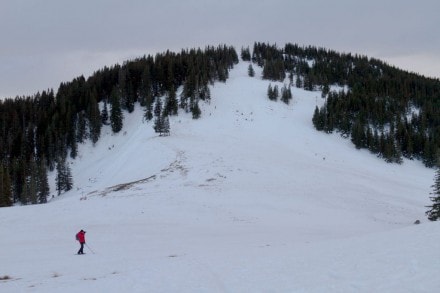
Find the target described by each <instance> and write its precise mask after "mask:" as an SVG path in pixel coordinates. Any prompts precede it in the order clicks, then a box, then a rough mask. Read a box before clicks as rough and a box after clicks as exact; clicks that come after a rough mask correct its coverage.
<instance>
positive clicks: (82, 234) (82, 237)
mask: <svg viewBox="0 0 440 293" xmlns="http://www.w3.org/2000/svg"><path fill="white" fill-rule="evenodd" d="M76 236H77V238H78V241H79V243H86V232H85V231H83V230H81V231H79V232H78V234H76Z"/></svg>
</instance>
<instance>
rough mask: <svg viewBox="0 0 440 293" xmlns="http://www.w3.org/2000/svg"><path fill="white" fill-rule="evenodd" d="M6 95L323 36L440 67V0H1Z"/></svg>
mask: <svg viewBox="0 0 440 293" xmlns="http://www.w3.org/2000/svg"><path fill="white" fill-rule="evenodd" d="M0 38H1V41H0V97H5V96H7V97H15V96H16V95H23V94H33V93H36V92H37V91H39V90H44V89H47V88H54V89H55V90H56V89H57V88H58V85H59V83H60V82H62V81H70V80H71V79H72V78H74V77H76V76H78V75H81V74H83V75H85V76H86V77H87V76H89V75H90V74H91V73H93V71H94V70H97V69H100V68H102V67H103V66H104V65H113V64H115V63H122V62H123V61H124V60H127V59H130V58H134V57H138V56H142V55H144V54H146V55H148V54H154V53H155V52H162V51H165V50H167V49H170V50H180V49H182V48H191V47H205V45H218V44H227V45H233V46H235V47H236V49H237V50H239V49H240V48H241V46H247V45H252V44H253V43H254V41H261V42H270V43H274V42H276V43H277V44H278V45H280V46H281V45H284V44H285V43H288V42H290V43H298V44H300V45H315V46H323V47H326V48H329V49H334V50H337V51H341V52H353V53H360V54H364V55H368V56H369V57H375V58H379V59H382V60H385V61H387V62H389V63H391V64H393V65H396V66H398V67H401V68H404V69H407V70H410V71H414V72H419V73H421V74H424V75H427V76H432V77H440V1H438V0H417V1H415V0H412V1H408V0H368V1H360V0H359V1H358V0H333V1H331V0H267V1H263V0H216V1H211V0H160V1H152V0H124V1H122V0H74V1H72V0H69V1H67V0H0Z"/></svg>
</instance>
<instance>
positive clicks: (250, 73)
mask: <svg viewBox="0 0 440 293" xmlns="http://www.w3.org/2000/svg"><path fill="white" fill-rule="evenodd" d="M248 75H249V76H250V77H254V76H255V70H254V67H252V64H249V67H248Z"/></svg>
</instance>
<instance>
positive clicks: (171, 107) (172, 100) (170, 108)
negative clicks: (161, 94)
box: [165, 85, 178, 115]
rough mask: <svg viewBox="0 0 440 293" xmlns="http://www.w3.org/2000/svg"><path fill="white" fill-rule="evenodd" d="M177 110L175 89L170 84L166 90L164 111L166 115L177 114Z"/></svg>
mask: <svg viewBox="0 0 440 293" xmlns="http://www.w3.org/2000/svg"><path fill="white" fill-rule="evenodd" d="M177 110H178V104H177V97H176V90H175V89H174V86H173V85H172V86H171V89H170V91H169V92H168V97H167V99H166V105H165V113H166V114H167V115H177Z"/></svg>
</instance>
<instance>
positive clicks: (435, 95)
mask: <svg viewBox="0 0 440 293" xmlns="http://www.w3.org/2000/svg"><path fill="white" fill-rule="evenodd" d="M248 53H249V52H247V50H246V49H245V50H242V55H243V54H244V55H245V56H249V54H250V53H249V54H248ZM250 58H251V60H252V61H253V62H254V63H256V64H258V65H259V66H261V67H263V78H265V79H269V80H274V81H282V80H284V79H285V78H286V74H287V77H288V78H289V79H290V83H291V84H294V85H296V86H297V87H301V88H304V89H306V90H321V91H322V97H323V98H325V99H326V102H325V104H324V105H323V106H322V107H321V108H316V109H315V113H314V116H313V123H314V125H315V128H316V129H317V130H320V131H325V132H328V133H331V132H333V131H337V132H339V133H341V134H342V135H343V136H344V137H347V138H348V137H350V138H351V140H352V142H353V143H354V145H355V146H356V147H357V148H365V149H369V150H370V151H371V152H372V153H375V154H377V155H378V156H380V157H382V158H384V159H385V160H386V161H388V162H397V163H400V162H401V161H402V158H403V157H405V158H408V159H420V160H422V161H423V162H424V164H425V165H426V166H427V167H433V166H434V165H435V164H436V158H437V157H438V155H439V148H440V81H439V80H438V79H432V78H426V77H423V76H420V75H418V74H415V73H409V72H407V71H404V70H400V69H397V68H395V67H393V66H390V65H387V64H386V63H384V62H382V61H380V60H377V59H373V58H367V57H366V56H360V55H352V54H344V53H337V52H335V51H332V50H327V49H324V48H317V47H312V46H308V47H304V46H299V45H297V44H286V45H285V46H284V48H278V47H277V46H276V45H269V44H265V43H255V44H254V47H253V52H252V55H251V57H250ZM332 85H337V86H339V88H344V89H345V90H340V91H330V88H331V86H332Z"/></svg>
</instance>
